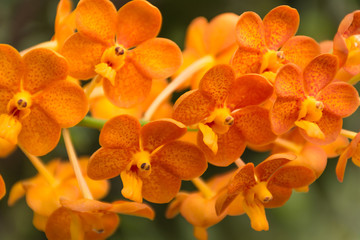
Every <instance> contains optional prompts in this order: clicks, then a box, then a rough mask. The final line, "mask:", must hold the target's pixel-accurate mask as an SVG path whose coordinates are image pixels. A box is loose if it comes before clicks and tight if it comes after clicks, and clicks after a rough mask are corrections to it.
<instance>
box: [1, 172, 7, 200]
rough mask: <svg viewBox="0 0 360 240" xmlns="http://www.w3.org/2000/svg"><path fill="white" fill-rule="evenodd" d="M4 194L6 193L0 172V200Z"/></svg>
mask: <svg viewBox="0 0 360 240" xmlns="http://www.w3.org/2000/svg"><path fill="white" fill-rule="evenodd" d="M5 194H6V187H5V182H4V179H3V177H2V175H1V174H0V200H1V199H2V198H3V197H4V196H5Z"/></svg>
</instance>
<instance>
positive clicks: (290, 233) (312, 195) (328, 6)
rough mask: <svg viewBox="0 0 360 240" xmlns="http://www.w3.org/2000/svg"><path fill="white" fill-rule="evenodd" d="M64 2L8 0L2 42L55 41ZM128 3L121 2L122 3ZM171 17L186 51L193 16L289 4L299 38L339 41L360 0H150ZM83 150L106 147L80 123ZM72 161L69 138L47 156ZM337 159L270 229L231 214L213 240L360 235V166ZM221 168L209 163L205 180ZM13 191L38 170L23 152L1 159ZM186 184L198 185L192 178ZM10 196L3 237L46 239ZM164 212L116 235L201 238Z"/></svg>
mask: <svg viewBox="0 0 360 240" xmlns="http://www.w3.org/2000/svg"><path fill="white" fill-rule="evenodd" d="M57 2H58V1H57V0H0V42H1V43H8V44H11V45H12V46H14V47H15V48H17V49H18V50H23V49H26V48H28V47H30V46H32V45H35V44H37V43H40V42H43V41H47V40H49V39H50V38H51V37H52V35H53V28H54V26H53V24H54V18H55V13H56V5H57ZM125 2H126V1H121V0H118V1H114V3H115V5H116V6H117V8H119V7H120V6H121V5H123V4H124V3H125ZM150 2H151V3H152V4H154V5H155V6H157V7H158V8H159V9H160V11H161V13H162V15H163V27H162V30H161V33H160V36H161V37H166V38H169V39H171V40H173V41H175V42H176V43H177V44H178V45H179V46H180V47H181V48H182V47H183V40H184V38H185V33H186V28H187V25H188V24H189V23H190V22H191V20H192V19H194V18H196V17H198V16H204V17H206V18H207V19H211V18H213V17H214V16H216V15H218V14H220V13H223V12H234V13H237V14H241V13H242V12H244V11H254V12H256V13H258V14H259V15H260V16H261V17H263V16H265V14H266V13H267V12H268V11H269V10H271V9H272V8H274V7H276V6H278V5H282V4H286V5H290V6H292V7H294V8H296V9H297V10H298V11H299V14H300V20H301V21H300V27H299V30H298V33H297V34H298V35H307V36H310V37H313V38H314V39H316V40H317V41H322V40H327V39H332V38H333V36H334V34H335V32H336V29H337V26H338V24H339V22H340V21H341V19H342V18H343V17H344V16H345V15H346V14H347V13H349V12H352V11H354V10H355V9H359V7H360V4H359V2H358V1H356V0H294V1H284V0H271V1H269V0H252V1H245V0H221V1H220V0H217V1H216V0H150ZM359 118H360V113H359V111H357V113H356V114H354V115H353V116H352V117H351V118H350V119H345V121H344V122H345V125H344V128H347V129H351V130H355V131H359V121H358V120H359ZM71 133H72V136H73V140H74V144H75V148H76V150H77V151H78V154H79V156H82V155H86V154H91V153H92V152H94V150H96V149H97V148H98V147H99V145H98V131H97V130H93V129H85V128H81V127H76V128H73V129H71ZM55 157H62V158H64V159H65V158H66V153H65V147H64V144H63V142H62V141H61V142H60V143H59V146H58V147H57V148H56V149H55V150H54V151H53V152H51V153H50V154H49V155H47V156H46V157H43V159H44V160H45V161H48V160H49V159H51V158H55ZM265 157H266V153H255V152H252V151H250V150H247V151H246V152H245V154H244V155H243V156H242V158H243V159H244V160H245V161H250V160H251V161H254V162H259V161H261V160H263V159H264V158H265ZM336 160H337V159H329V163H328V167H327V169H326V170H325V173H324V174H323V175H322V176H321V177H320V178H319V179H318V180H317V181H316V183H314V184H312V185H311V187H310V191H309V193H306V194H303V193H294V194H293V196H292V197H291V199H290V201H289V202H287V203H286V204H285V206H283V207H281V208H278V209H268V210H267V216H268V220H269V224H270V230H269V231H268V232H256V231H254V230H252V229H251V227H250V222H249V219H248V217H247V216H237V217H227V218H225V219H224V220H223V221H222V222H221V223H219V224H217V225H216V226H214V227H212V228H210V229H209V239H210V240H211V239H263V238H267V239H277V240H283V239H297V240H301V239H307V240H313V239H314V240H315V239H316V240H322V239H326V240H338V239H344V240H345V239H349V240H352V239H360V229H359V219H358V218H359V217H358V216H360V203H359V199H360V188H359V186H358V185H357V184H358V183H359V182H360V169H359V168H356V167H355V166H354V165H353V164H352V163H350V164H349V165H348V168H347V171H346V176H345V180H344V183H342V184H340V183H339V182H338V181H337V179H336V176H335V165H336ZM225 170H226V169H220V168H216V167H213V166H209V171H208V172H207V173H206V176H205V177H208V176H211V175H213V174H214V173H217V172H223V171H225ZM0 173H1V174H2V175H3V177H4V179H5V181H6V184H7V190H8V191H9V190H10V187H11V186H12V184H13V183H14V182H16V181H19V180H21V179H24V178H29V177H31V176H34V175H35V174H36V172H35V170H34V168H33V167H32V166H31V164H30V163H29V161H27V160H26V158H25V157H24V155H23V154H22V153H21V152H20V151H16V152H14V153H13V154H12V155H11V156H9V157H8V158H6V159H3V160H2V161H1V162H0ZM111 182H112V189H111V192H110V195H109V196H108V197H107V199H106V200H108V201H112V200H116V199H119V198H121V194H120V189H121V181H120V178H115V179H113V180H111ZM183 187H184V188H186V189H188V190H193V189H194V188H193V186H192V185H191V183H184V184H183ZM6 201H7V197H5V199H3V200H2V201H1V202H0V238H1V239H2V240H8V239H9V240H10V239H11V240H17V239H19V240H21V239H45V236H44V234H43V233H41V232H39V231H37V230H36V229H35V228H34V227H33V225H32V211H31V210H30V209H29V208H28V207H27V205H26V202H25V200H24V199H22V200H20V201H19V202H18V203H17V204H16V205H15V206H13V207H8V206H7V203H6ZM152 206H153V207H154V208H155V210H156V213H157V217H156V219H155V220H154V221H153V222H151V221H149V220H146V219H141V218H136V217H130V216H121V225H120V228H119V229H118V230H117V232H116V233H115V234H114V235H113V236H112V237H111V238H110V239H124V240H127V239H132V240H137V239H148V240H151V239H157V240H161V239H174V240H176V239H193V234H192V231H193V228H192V226H191V225H190V224H189V223H187V222H186V221H185V220H184V219H183V218H182V217H180V216H178V217H176V218H175V219H172V220H167V219H165V218H164V212H165V209H166V205H155V204H152Z"/></svg>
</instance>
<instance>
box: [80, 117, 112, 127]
mask: <svg viewBox="0 0 360 240" xmlns="http://www.w3.org/2000/svg"><path fill="white" fill-rule="evenodd" d="M106 121H107V120H105V119H99V118H93V117H89V116H85V117H84V118H83V120H81V121H80V122H79V123H78V124H77V125H76V126H79V127H88V128H95V129H99V130H101V129H102V128H103V126H104V124H105V123H106Z"/></svg>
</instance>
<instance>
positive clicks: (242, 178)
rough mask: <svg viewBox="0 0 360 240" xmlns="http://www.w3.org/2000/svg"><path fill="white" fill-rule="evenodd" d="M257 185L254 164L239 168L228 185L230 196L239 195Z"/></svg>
mask: <svg viewBox="0 0 360 240" xmlns="http://www.w3.org/2000/svg"><path fill="white" fill-rule="evenodd" d="M255 184H256V180H255V168H254V164H253V163H247V164H246V165H245V166H243V167H241V168H239V169H238V170H237V171H236V172H235V173H234V175H233V177H232V179H231V180H230V182H229V185H228V194H229V195H232V194H239V193H241V192H243V191H245V190H246V189H249V188H251V187H252V186H254V185H255Z"/></svg>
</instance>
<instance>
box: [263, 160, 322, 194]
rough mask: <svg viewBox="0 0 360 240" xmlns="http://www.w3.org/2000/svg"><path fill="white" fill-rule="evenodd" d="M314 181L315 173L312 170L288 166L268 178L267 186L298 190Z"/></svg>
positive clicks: (300, 166)
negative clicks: (272, 185)
mask: <svg viewBox="0 0 360 240" xmlns="http://www.w3.org/2000/svg"><path fill="white" fill-rule="evenodd" d="M315 179H316V176H315V172H314V171H313V170H312V169H310V168H308V167H305V166H302V165H296V164H290V165H285V166H282V167H281V168H279V169H278V170H277V171H276V172H275V173H274V174H273V175H272V176H271V177H270V179H269V182H268V185H271V184H274V185H277V186H281V187H286V188H299V187H304V186H307V185H309V184H311V183H312V182H314V181H315Z"/></svg>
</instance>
